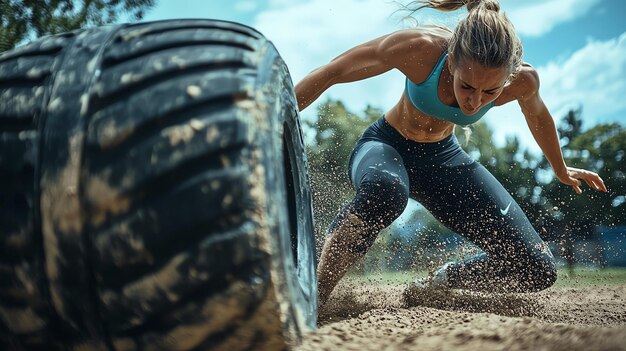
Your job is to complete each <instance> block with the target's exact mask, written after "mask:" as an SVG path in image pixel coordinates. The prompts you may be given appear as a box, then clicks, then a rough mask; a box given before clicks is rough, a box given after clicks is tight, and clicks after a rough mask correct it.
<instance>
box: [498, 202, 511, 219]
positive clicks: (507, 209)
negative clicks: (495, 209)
mask: <svg viewBox="0 0 626 351" xmlns="http://www.w3.org/2000/svg"><path fill="white" fill-rule="evenodd" d="M509 208H511V201H509V205H508V206H507V207H506V208H505V209H504V210H503V209H500V213H502V215H503V216H506V214H507V213H509Z"/></svg>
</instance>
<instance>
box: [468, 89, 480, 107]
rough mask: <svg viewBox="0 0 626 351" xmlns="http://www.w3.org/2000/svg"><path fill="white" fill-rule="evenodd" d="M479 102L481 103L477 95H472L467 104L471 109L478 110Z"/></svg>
mask: <svg viewBox="0 0 626 351" xmlns="http://www.w3.org/2000/svg"><path fill="white" fill-rule="evenodd" d="M481 102H482V99H481V96H480V94H479V93H474V94H471V95H470V100H469V103H470V107H472V108H473V109H475V108H478V106H480V103H481Z"/></svg>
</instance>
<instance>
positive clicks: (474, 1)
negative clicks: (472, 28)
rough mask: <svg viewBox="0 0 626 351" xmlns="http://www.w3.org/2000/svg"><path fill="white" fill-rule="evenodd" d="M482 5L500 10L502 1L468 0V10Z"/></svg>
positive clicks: (496, 10)
mask: <svg viewBox="0 0 626 351" xmlns="http://www.w3.org/2000/svg"><path fill="white" fill-rule="evenodd" d="M479 5H482V6H484V7H485V9H487V10H491V11H495V12H500V3H499V2H498V0H467V11H472V10H473V9H475V8H477V7H478V6H479Z"/></svg>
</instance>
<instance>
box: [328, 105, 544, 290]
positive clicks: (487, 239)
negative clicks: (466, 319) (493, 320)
mask: <svg viewBox="0 0 626 351" xmlns="http://www.w3.org/2000/svg"><path fill="white" fill-rule="evenodd" d="M349 175H350V178H351V180H352V184H353V185H354V188H355V189H356V195H355V197H354V199H352V201H351V202H350V203H349V204H348V205H347V206H346V207H344V209H343V210H342V212H341V213H340V214H339V215H338V216H337V219H336V220H335V222H334V223H333V224H332V225H331V232H332V226H335V225H337V223H338V222H339V220H340V219H341V218H343V217H345V215H346V213H347V212H350V213H352V214H354V215H356V216H357V217H359V218H360V219H361V220H362V221H363V222H365V223H366V224H367V226H368V228H369V229H370V230H369V231H368V232H367V233H363V235H364V236H365V237H364V238H363V239H364V240H363V241H362V243H361V244H359V245H355V246H354V247H353V248H352V250H353V252H355V253H364V252H365V251H367V249H368V248H369V247H370V246H371V245H372V243H373V242H374V240H375V239H376V236H377V235H378V232H379V231H380V230H381V229H382V228H384V227H386V226H389V225H390V224H391V222H393V220H395V219H396V218H397V217H398V216H399V215H400V214H401V213H402V211H403V210H404V208H405V207H406V204H407V202H408V199H409V197H411V198H413V199H415V200H416V201H418V202H419V203H421V204H422V205H423V206H424V207H426V209H428V211H429V212H430V213H432V214H433V216H435V218H437V220H439V221H440V222H441V223H442V224H443V225H445V226H446V227H448V228H449V229H450V230H452V231H454V232H456V233H458V234H460V235H462V236H463V237H464V238H466V239H468V240H470V241H471V242H473V243H474V244H475V245H477V246H478V247H480V248H481V249H482V251H483V253H481V254H479V255H476V256H474V257H471V258H468V259H466V260H464V261H461V262H455V263H453V264H451V265H450V266H449V268H448V269H447V274H448V279H449V284H450V286H451V287H453V288H468V289H474V290H497V291H506V292H528V291H539V290H543V289H546V288H548V287H550V286H551V285H552V284H553V283H554V282H555V280H556V268H555V263H554V257H553V256H552V253H551V252H550V250H549V249H548V247H547V245H546V244H545V243H544V241H543V240H542V239H541V238H540V237H539V235H538V234H537V232H536V231H535V230H534V229H533V227H532V225H531V224H530V221H529V220H528V218H527V217H526V215H524V213H523V212H522V209H521V208H520V207H519V205H518V204H517V203H516V202H515V200H514V199H513V198H512V197H511V195H510V194H509V193H508V192H507V191H506V190H505V189H504V187H503V186H502V185H501V184H500V183H499V182H498V180H496V178H494V177H493V175H491V173H489V171H487V169H485V167H483V166H482V165H481V164H479V163H478V162H476V161H474V160H472V159H471V157H470V156H469V155H468V154H467V153H465V151H463V149H461V147H460V146H459V143H458V141H457V140H456V138H455V137H454V135H452V136H450V137H448V138H446V139H444V140H442V141H439V142H436V143H418V142H414V141H411V140H407V139H405V138H404V137H403V136H402V135H401V134H400V133H398V132H397V131H396V130H395V129H394V128H393V127H392V126H391V125H389V123H388V122H387V121H386V120H385V119H384V116H383V117H381V118H379V119H378V120H377V121H376V122H374V123H373V124H372V125H371V126H370V127H369V128H368V129H367V130H366V131H365V132H364V133H363V135H362V136H361V138H360V139H359V141H358V143H357V145H356V147H355V149H354V151H353V153H352V156H351V157H350V167H349Z"/></svg>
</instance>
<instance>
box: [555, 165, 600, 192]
mask: <svg viewBox="0 0 626 351" xmlns="http://www.w3.org/2000/svg"><path fill="white" fill-rule="evenodd" d="M557 178H558V179H559V180H560V181H561V183H563V184H567V185H569V186H571V187H572V188H574V190H576V193H577V194H580V193H582V192H583V191H582V190H581V189H580V185H581V184H582V183H581V181H580V180H579V179H582V180H584V181H585V183H587V185H589V187H590V188H591V189H595V190H598V191H604V192H605V193H606V192H608V190H607V189H606V186H605V185H604V181H602V178H600V176H599V175H598V174H597V173H594V172H591V171H587V170H584V169H579V168H574V167H567V174H565V175H562V176H558V175H557Z"/></svg>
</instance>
